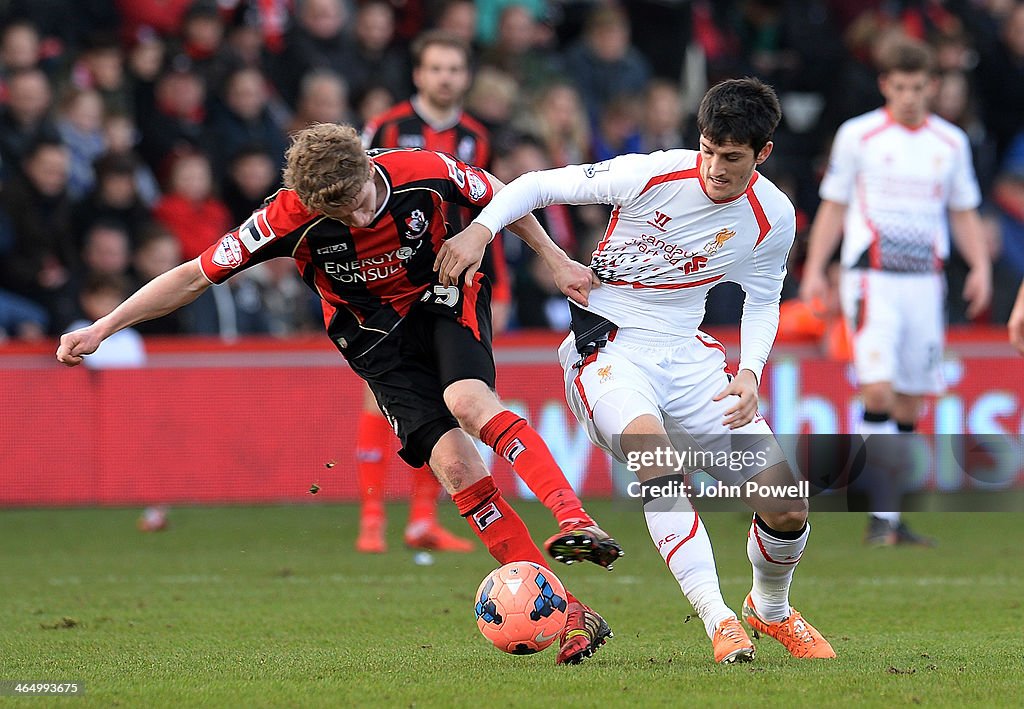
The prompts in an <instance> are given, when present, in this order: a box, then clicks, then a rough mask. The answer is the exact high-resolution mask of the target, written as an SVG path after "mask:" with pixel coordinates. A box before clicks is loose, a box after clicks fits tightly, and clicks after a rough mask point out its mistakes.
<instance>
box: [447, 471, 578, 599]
mask: <svg viewBox="0 0 1024 709" xmlns="http://www.w3.org/2000/svg"><path fill="white" fill-rule="evenodd" d="M452 499H453V500H455V505H456V507H458V508H459V514H460V515H462V516H463V517H465V518H466V521H467V522H469V526H470V528H471V529H472V530H473V533H474V534H476V536H478V537H480V541H482V542H483V543H484V546H486V547H487V551H489V552H490V553H491V556H493V557H494V558H495V559H496V560H497V561H498V563H499V564H508V563H510V562H513V561H532V562H533V563H535V564H539V565H540V566H543V567H544V568H545V569H550V568H551V567H550V566H548V562H547V560H545V559H544V556H543V555H542V554H541V553H540V549H538V548H537V545H536V544H534V543H533V540H532V539H531V538H530V531H529V530H528V529H527V528H526V524H525V523H524V522H523V520H522V518H521V517H520V516H519V515H518V514H516V511H515V510H514V509H512V506H511V505H510V504H508V503H507V502H505V498H504V497H502V496H501V490H499V489H498V488H497V487H495V485H494V478H492V477H490V476H487V477H486V478H484V479H483V480H478V481H477V482H475V483H473V484H472V485H470V486H469V487H467V488H466V489H465V490H463V491H462V492H457V493H455V495H454V497H453V498H452ZM566 595H567V596H568V597H569V600H570V601H575V600H576V597H575V596H573V595H572V594H571V593H569V591H568V589H566Z"/></svg>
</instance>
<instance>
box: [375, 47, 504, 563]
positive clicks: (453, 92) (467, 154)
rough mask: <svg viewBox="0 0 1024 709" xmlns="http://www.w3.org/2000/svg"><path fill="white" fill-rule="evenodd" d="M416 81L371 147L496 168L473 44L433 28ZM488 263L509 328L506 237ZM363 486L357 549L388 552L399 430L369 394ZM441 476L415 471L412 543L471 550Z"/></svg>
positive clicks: (500, 320) (458, 209)
mask: <svg viewBox="0 0 1024 709" xmlns="http://www.w3.org/2000/svg"><path fill="white" fill-rule="evenodd" d="M412 56H413V74H412V79H413V84H414V85H415V87H416V93H415V94H414V95H413V96H412V97H411V98H410V99H409V100H407V101H403V102H401V103H399V104H398V105H396V106H394V107H392V108H391V109H390V110H388V111H386V112H384V113H383V114H381V115H379V116H377V117H376V118H374V119H373V120H371V121H370V123H369V124H368V125H367V126H366V128H365V130H364V131H363V145H364V146H365V147H367V148H422V149H424V150H434V151H438V152H442V153H447V154H449V155H451V156H453V157H455V158H456V159H457V160H461V161H462V162H464V163H467V164H469V165H476V166H479V167H483V168H485V169H490V163H491V141H490V136H489V135H488V133H487V129H486V128H485V127H484V126H483V124H481V123H480V122H479V121H477V120H476V119H475V118H473V117H472V116H470V115H468V114H467V113H465V112H464V111H463V109H462V103H463V100H464V99H465V96H466V92H467V91H469V87H470V84H471V83H472V76H471V74H470V49H469V47H468V46H467V45H466V44H465V43H464V42H463V41H462V40H460V39H459V38H457V37H455V36H453V35H451V34H448V33H445V32H440V31H430V32H426V33H424V34H422V35H420V36H419V37H417V38H416V40H415V41H414V42H413V44H412ZM445 216H446V217H447V219H448V222H449V223H450V224H451V225H452V227H453V229H454V232H453V233H455V232H458V231H460V230H462V229H463V228H464V227H466V226H467V225H468V224H469V222H470V221H472V216H471V214H470V210H469V209H467V208H466V207H463V206H460V205H456V204H452V205H450V206H449V207H447V208H446V212H445ZM481 270H482V271H483V272H484V273H485V274H487V276H488V277H489V278H490V281H491V287H492V292H491V311H492V312H491V315H492V325H493V327H494V328H495V330H497V331H498V332H501V331H502V330H504V329H505V326H506V325H507V323H508V317H509V313H510V312H511V300H512V291H511V286H510V282H509V277H508V266H507V265H506V262H505V254H504V252H503V250H502V246H501V237H500V236H499V237H498V239H497V240H496V241H495V243H494V245H493V246H492V247H491V248H489V249H487V252H486V253H485V254H484V261H483V265H482V268H481ZM357 438H358V442H359V443H358V448H357V450H356V459H357V465H358V468H359V489H360V494H361V500H362V510H361V514H360V525H359V537H358V538H357V539H356V550H357V551H361V552H367V553H380V552H383V551H385V550H386V548H387V547H386V544H385V541H384V527H385V514H384V482H385V476H386V473H387V467H388V463H389V459H390V448H391V441H392V440H393V436H392V433H391V430H390V427H389V426H388V424H387V422H386V421H385V420H384V419H383V418H381V416H380V414H379V412H378V410H377V404H376V403H375V402H374V399H373V397H372V396H370V395H369V394H367V396H366V397H365V398H364V401H363V414H362V416H361V417H360V420H359V427H358V433H357ZM439 492H440V491H439V490H438V486H437V480H436V478H435V477H434V476H433V474H432V473H431V472H430V471H429V470H419V471H417V472H416V473H414V474H413V486H412V494H411V496H410V507H409V522H408V524H407V526H406V530H405V542H406V544H407V545H408V546H411V547H415V548H428V549H438V550H446V551H470V550H471V549H472V545H471V544H469V542H468V541H466V540H465V539H461V538H459V537H456V536H454V535H452V534H451V533H450V532H448V531H447V530H445V529H444V528H443V527H441V526H440V525H439V524H438V522H437V514H436V508H437V496H438V493H439Z"/></svg>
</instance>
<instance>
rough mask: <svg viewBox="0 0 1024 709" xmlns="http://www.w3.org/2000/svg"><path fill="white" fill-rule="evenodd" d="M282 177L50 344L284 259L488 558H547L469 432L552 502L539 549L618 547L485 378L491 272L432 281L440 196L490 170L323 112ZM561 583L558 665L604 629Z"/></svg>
mask: <svg viewBox="0 0 1024 709" xmlns="http://www.w3.org/2000/svg"><path fill="white" fill-rule="evenodd" d="M284 182H285V185H286V188H285V189H282V190H279V191H278V192H277V193H276V194H274V195H273V196H272V197H271V198H270V199H268V200H267V201H266V202H265V204H264V206H263V207H262V208H260V209H259V210H257V211H256V212H255V213H254V214H253V215H252V216H251V217H250V218H249V219H248V220H246V222H245V223H244V224H242V225H241V226H240V227H238V228H237V229H235V230H233V231H231V232H229V233H227V234H225V235H224V236H223V237H222V238H221V239H220V241H218V242H217V243H216V244H214V245H212V246H211V247H210V248H209V249H207V250H206V251H204V252H203V253H202V254H201V255H200V256H199V257H198V258H196V259H193V260H192V261H188V262H187V263H184V264H182V265H180V266H178V267H176V268H174V269H172V270H170V271H168V272H166V273H164V274H162V275H160V276H158V277H156V278H155V279H153V280H152V281H150V282H149V283H147V284H146V285H145V286H143V287H142V288H141V289H140V290H139V291H137V292H136V293H135V294H134V295H132V296H131V297H130V298H128V300H126V301H125V302H124V303H122V304H121V305H120V306H118V307H117V308H116V309H115V310H114V311H113V312H112V313H110V314H109V315H107V316H106V317H103V318H100V319H99V320H97V321H96V322H95V323H93V324H92V325H90V326H88V327H86V328H82V329H79V330H75V331H73V332H70V333H67V334H65V335H64V336H62V337H61V343H60V347H59V348H58V350H57V359H58V360H59V361H60V362H62V363H64V364H66V365H69V366H74V365H77V364H80V363H81V362H82V358H83V356H85V355H88V354H91V353H93V352H95V351H96V349H97V348H98V347H99V345H100V344H101V343H102V342H103V340H105V339H106V338H107V337H109V336H110V335H112V334H113V333H115V332H118V331H120V330H122V329H124V328H126V327H129V326H131V325H134V324H135V323H138V322H141V321H143V320H149V319H152V318H154V317H158V316H160V315H165V314H167V313H169V312H172V311H174V310H176V309H178V308H180V307H182V306H183V305H186V304H188V303H191V302H192V301H194V300H195V299H196V298H197V297H198V296H199V295H200V294H202V293H203V292H204V291H205V290H206V289H207V288H208V287H209V286H210V285H212V284H214V283H222V282H224V281H226V280H227V279H228V278H230V277H231V276H233V275H235V274H236V273H239V272H241V271H244V270H245V269H247V268H249V267H250V266H253V265H254V264H257V263H260V262H263V261H266V260H268V259H271V258H275V257H288V258H292V259H294V260H295V263H296V265H297V266H298V268H299V272H300V273H301V275H302V279H303V281H305V283H306V284H307V285H308V286H309V287H310V288H311V289H312V290H314V291H315V292H316V293H317V294H318V295H319V296H320V298H321V300H322V301H323V313H324V323H325V325H326V327H327V332H328V335H329V336H330V337H331V340H332V342H334V344H335V345H336V346H337V348H338V349H339V350H340V351H341V352H342V354H344V356H345V358H346V359H347V360H348V362H349V364H350V365H351V366H352V369H353V370H354V371H355V372H356V373H357V374H358V375H359V376H360V377H361V378H362V379H363V380H364V381H366V382H367V383H368V384H369V385H370V389H371V390H372V391H373V394H374V396H375V398H376V401H377V403H378V405H379V406H380V408H381V410H382V411H383V412H384V414H385V416H386V417H387V419H388V421H389V422H390V423H391V425H392V426H393V428H394V430H395V432H396V433H397V434H398V436H399V438H400V439H401V441H402V449H401V451H400V452H399V453H400V455H401V456H402V458H403V459H404V460H405V461H406V462H408V463H409V464H410V465H412V466H413V467H420V466H423V465H425V464H427V463H429V465H430V468H431V469H432V470H433V471H434V473H435V474H436V475H437V477H438V479H439V480H441V481H442V483H443V484H444V485H445V488H446V489H447V491H448V492H449V493H450V494H451V495H452V497H453V499H454V500H455V504H456V506H457V507H458V509H459V513H460V514H462V516H463V517H465V518H466V520H467V522H468V523H469V525H470V527H471V528H472V529H473V531H474V533H475V534H476V535H477V536H478V537H479V538H480V539H481V540H482V541H483V543H484V544H485V545H486V546H487V548H488V550H489V551H490V552H491V554H492V555H493V556H494V558H495V559H496V560H497V561H498V562H499V563H501V564H505V563H508V562H511V561H519V560H526V561H532V562H535V563H537V564H540V565H542V566H546V565H547V563H546V561H545V560H544V557H543V555H541V553H540V551H539V550H538V549H537V547H536V546H535V545H534V543H533V541H532V540H531V539H530V535H529V532H528V530H527V529H526V526H525V525H524V524H523V522H522V520H521V519H520V518H519V516H518V515H517V514H516V512H515V511H514V510H513V509H512V508H511V507H510V506H509V505H508V503H506V502H505V500H504V499H503V498H502V495H501V491H500V490H498V488H497V487H496V486H495V485H494V480H493V479H492V478H491V475H490V472H489V471H488V470H487V467H486V465H485V464H484V461H483V459H482V458H481V457H480V454H479V453H478V452H477V450H476V447H475V446H474V444H473V441H472V439H471V438H470V436H469V435H468V434H471V435H473V436H475V437H477V438H479V439H480V440H481V441H483V442H484V443H486V444H487V445H488V446H490V447H491V448H492V449H493V450H494V451H495V452H496V453H497V454H498V455H500V456H502V457H504V458H505V459H506V460H508V461H509V462H510V463H511V464H512V467H513V469H514V470H515V471H516V473H517V474H518V475H519V476H520V477H521V478H522V479H523V480H524V481H525V482H526V484H527V485H528V486H529V487H530V489H531V490H533V492H534V493H535V494H536V495H537V497H538V498H539V499H540V500H541V501H542V502H543V503H544V504H545V505H546V506H547V507H548V508H549V509H550V510H551V511H552V513H553V514H554V516H555V519H556V520H557V521H558V524H559V527H560V532H559V534H556V535H555V536H554V537H552V538H551V539H549V540H548V547H549V550H550V549H552V548H554V545H555V544H558V545H560V546H564V545H565V542H566V540H567V539H572V540H573V544H572V548H573V550H574V552H575V551H576V550H578V553H575V554H574V555H573V556H572V557H571V558H565V559H564V560H566V561H576V560H587V561H592V562H594V563H597V564H600V565H602V566H608V565H610V564H611V563H612V562H613V561H614V560H615V559H617V558H618V556H619V554H620V553H621V552H620V549H619V546H618V545H617V544H616V543H615V541H614V540H613V539H611V538H610V537H609V536H608V535H607V534H606V533H605V532H604V531H602V530H601V529H600V528H599V527H597V525H596V523H595V522H594V520H593V519H592V518H591V517H590V516H589V515H588V514H587V513H586V512H585V511H584V510H583V507H582V505H581V504H580V501H579V498H578V497H577V496H576V494H575V493H574V492H573V491H572V488H571V487H570V486H569V483H568V482H567V481H566V479H565V475H564V474H563V473H562V472H561V470H560V469H559V468H558V465H557V464H556V463H555V461H554V459H553V458H552V456H551V453H550V451H549V450H548V448H547V446H546V445H545V443H544V441H543V440H541V438H540V436H539V435H538V434H537V432H536V431H534V430H533V428H532V427H530V425H529V424H528V423H527V422H526V420H525V419H523V418H521V417H520V416H518V415H516V414H515V413H513V412H511V411H509V410H507V409H506V408H505V407H504V406H503V405H502V404H501V402H500V401H499V400H498V397H497V395H496V394H495V393H494V378H495V372H494V357H493V354H492V351H491V338H490V334H491V327H490V287H489V282H488V279H487V277H486V276H484V275H483V274H480V273H478V272H477V269H478V268H479V263H477V264H475V265H474V266H472V267H470V268H469V269H468V270H467V271H466V273H465V277H464V278H460V280H459V283H458V284H457V285H448V286H442V285H440V284H439V282H438V279H437V274H436V273H435V271H434V266H435V261H436V260H437V255H438V252H439V251H440V249H441V246H442V244H443V242H444V240H445V239H446V238H447V237H448V236H450V235H451V234H452V233H453V232H452V230H451V228H450V227H449V225H448V224H447V223H446V222H445V220H444V214H443V211H444V207H445V205H446V204H458V205H462V206H465V207H468V208H471V209H474V210H478V209H480V208H482V207H483V206H485V205H486V204H487V203H488V202H490V200H491V197H492V196H493V194H494V190H495V189H497V188H500V187H501V186H502V185H501V183H500V182H499V181H498V180H497V178H494V177H493V176H491V175H490V174H488V173H487V172H485V171H483V170H481V169H479V168H476V167H473V166H470V165H467V164H466V163H463V162H460V161H457V160H455V159H454V158H452V157H450V156H448V155H445V154H443V153H434V152H429V151H422V150H390V151H379V152H378V151H373V152H371V153H367V152H365V151H364V150H363V148H362V144H361V142H360V139H359V135H358V133H357V132H356V131H355V129H353V128H351V127H349V126H341V125H337V124H321V125H315V126H313V127H311V128H307V129H305V130H302V131H300V132H298V133H297V134H296V135H295V142H294V143H293V144H292V146H291V148H289V150H288V153H287V167H286V169H285V174H284ZM513 231H515V232H516V233H517V234H518V235H519V236H520V237H521V238H522V239H523V240H524V241H525V242H526V243H527V244H529V245H530V246H531V247H532V248H534V249H535V250H536V251H537V252H538V254H540V256H541V258H543V259H544V261H545V263H547V264H548V265H549V267H550V268H551V269H552V271H553V272H554V273H555V279H556V282H558V284H559V287H560V289H561V290H562V291H563V292H564V293H565V294H566V295H567V296H569V297H571V298H573V299H574V300H575V301H577V302H579V303H580V304H586V301H587V296H588V294H589V292H590V287H591V285H592V283H593V279H594V276H593V273H592V271H590V269H588V268H586V267H585V266H583V265H581V264H579V263H576V262H575V261H572V260H570V259H569V257H568V256H566V254H565V252H564V251H562V250H561V249H560V248H558V247H557V246H556V245H555V244H554V242H552V241H551V239H550V237H548V235H547V234H546V233H545V232H544V230H543V229H541V227H540V224H539V223H538V222H537V220H536V219H535V218H534V217H533V216H529V217H525V218H523V219H521V220H519V221H518V222H516V223H515V224H514V225H513ZM313 405H315V403H314V404H313ZM567 595H568V598H567V599H566V601H567V604H566V605H567V608H566V611H567V622H566V626H565V629H564V630H563V633H562V644H561V648H560V650H559V653H558V658H557V662H558V663H559V664H563V663H575V662H579V661H580V660H582V659H583V658H584V657H589V655H590V654H591V653H592V652H593V650H595V649H596V648H597V647H598V646H600V645H601V644H602V643H603V642H604V640H605V638H607V637H608V636H609V635H610V630H609V629H608V626H607V624H606V623H605V622H604V621H603V620H602V619H601V617H600V616H598V615H597V614H596V613H594V612H593V611H592V610H590V609H589V608H587V607H586V606H584V605H582V604H581V603H579V601H577V600H576V599H575V598H574V597H573V596H572V595H571V594H567Z"/></svg>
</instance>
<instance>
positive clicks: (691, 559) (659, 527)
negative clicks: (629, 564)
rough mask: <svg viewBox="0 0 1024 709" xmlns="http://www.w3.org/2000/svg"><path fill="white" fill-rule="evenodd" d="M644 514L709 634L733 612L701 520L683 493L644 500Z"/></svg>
mask: <svg viewBox="0 0 1024 709" xmlns="http://www.w3.org/2000/svg"><path fill="white" fill-rule="evenodd" d="M671 477H672V478H675V476H671ZM668 479H669V478H657V479H656V480H653V481H651V483H652V484H661V483H662V482H664V481H665V480H668ZM644 517H645V518H646V520H647V529H648V531H650V533H651V539H653V540H654V545H655V546H656V547H657V548H658V551H659V552H660V553H661V557H662V558H663V559H664V560H665V563H666V564H667V565H668V569H669V571H671V572H672V575H673V576H675V578H676V581H678V582H679V587H680V588H681V589H682V590H683V594H684V595H685V596H686V599H687V600H688V601H689V602H690V605H692V606H693V609H694V610H695V611H696V612H697V615H698V616H700V619H701V620H702V621H703V622H704V630H705V632H707V634H708V637H709V638H710V637H713V636H714V634H715V628H717V627H718V624H719V623H721V622H722V621H723V620H725V619H726V618H735V617H736V614H735V613H734V612H733V611H732V610H731V609H730V608H729V606H727V605H725V601H724V600H722V590H721V588H719V585H718V570H717V569H716V568H715V555H714V553H713V552H712V550H711V539H710V538H709V537H708V533H707V531H706V530H705V529H704V524H703V522H701V521H700V517H699V516H698V515H697V513H696V511H694V509H693V506H692V505H691V504H690V501H689V500H688V499H687V498H686V497H685V496H684V497H657V498H654V499H652V500H648V501H645V502H644Z"/></svg>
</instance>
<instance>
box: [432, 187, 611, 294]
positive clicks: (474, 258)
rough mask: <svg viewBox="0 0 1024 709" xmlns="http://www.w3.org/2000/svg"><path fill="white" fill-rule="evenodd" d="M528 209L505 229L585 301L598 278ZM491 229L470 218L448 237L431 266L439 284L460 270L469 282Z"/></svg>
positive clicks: (567, 289)
mask: <svg viewBox="0 0 1024 709" xmlns="http://www.w3.org/2000/svg"><path fill="white" fill-rule="evenodd" d="M484 174H486V175H487V178H488V179H489V180H490V182H491V185H492V186H493V188H494V192H495V194H498V193H499V192H500V191H501V190H503V189H506V187H505V185H504V184H503V183H502V182H501V180H499V179H498V178H496V177H494V176H493V175H491V174H489V173H484ZM520 179H522V178H520ZM517 181H518V180H517ZM531 211H532V208H530V209H527V208H525V207H524V208H523V213H522V214H521V215H518V218H516V219H515V220H514V221H512V222H511V223H509V224H508V229H509V230H510V231H511V232H512V233H513V234H515V235H516V236H518V237H519V238H520V239H522V240H523V242H525V243H526V245H527V246H529V247H530V248H531V249H533V250H534V251H535V252H537V255H538V256H540V257H541V259H542V260H543V261H544V263H545V264H546V265H547V267H548V268H550V269H551V272H552V273H553V274H554V277H555V283H556V284H557V285H558V288H559V290H561V291H562V293H564V294H565V295H566V296H568V297H569V298H571V299H572V300H573V301H575V302H576V303H579V304H580V305H586V304H587V296H588V295H589V293H590V289H591V287H593V286H594V285H596V284H597V282H598V281H597V276H596V275H594V272H593V271H591V270H590V269H589V268H587V267H586V266H584V265H582V264H580V263H577V262H576V261H573V260H572V259H570V258H569V256H568V255H567V254H566V253H565V251H563V250H562V249H561V248H559V246H558V245H557V244H556V243H555V242H554V241H552V240H551V237H550V236H548V233H547V232H546V231H544V228H543V227H541V225H540V222H538V221H537V218H536V217H534V216H533V214H532V213H531ZM503 226H504V225H503ZM499 228H500V227H499ZM495 231H496V230H492V229H490V228H488V227H487V226H484V225H483V224H481V223H479V222H477V221H474V222H473V223H472V224H470V225H469V226H468V227H466V228H465V229H464V230H463V231H461V232H460V233H458V234H456V235H455V236H453V237H452V238H450V239H448V240H447V241H446V242H445V243H444V244H443V245H442V246H441V250H440V251H439V252H438V254H437V258H436V259H435V261H434V270H435V271H437V272H438V279H439V280H440V282H441V284H442V285H451V284H453V283H456V282H457V281H458V280H459V277H460V276H461V275H462V274H465V280H466V283H470V282H472V280H473V276H474V275H475V274H476V272H477V270H479V268H480V262H481V260H482V259H483V255H484V250H485V249H486V248H487V244H488V243H490V241H491V240H492V239H493V238H494V234H495Z"/></svg>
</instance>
